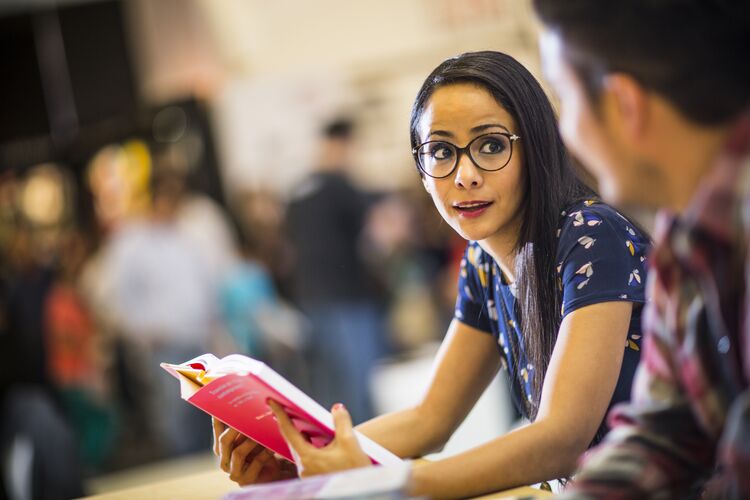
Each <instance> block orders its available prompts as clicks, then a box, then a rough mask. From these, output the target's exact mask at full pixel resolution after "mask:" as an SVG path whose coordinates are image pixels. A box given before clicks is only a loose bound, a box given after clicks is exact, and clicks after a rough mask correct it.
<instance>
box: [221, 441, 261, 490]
mask: <svg viewBox="0 0 750 500" xmlns="http://www.w3.org/2000/svg"><path fill="white" fill-rule="evenodd" d="M258 446H260V445H259V444H258V443H256V442H255V441H253V440H252V439H246V440H244V441H243V442H242V443H240V444H239V445H237V446H236V447H235V448H234V450H232V456H231V458H230V460H229V470H228V471H227V472H229V479H231V480H232V481H235V482H239V481H240V480H242V479H243V477H244V473H245V471H246V469H247V467H248V463H247V462H248V456H249V455H250V454H251V453H252V452H253V450H255V449H256V448H257V447H258ZM256 458H257V457H256ZM250 461H251V463H252V462H254V461H255V459H251V460H250Z"/></svg>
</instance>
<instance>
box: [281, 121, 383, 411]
mask: <svg viewBox="0 0 750 500" xmlns="http://www.w3.org/2000/svg"><path fill="white" fill-rule="evenodd" d="M352 132H353V124H352V123H351V122H349V121H346V120H338V121H335V122H333V123H331V124H329V125H328V126H327V127H326V128H325V129H324V130H323V138H322V142H321V145H320V147H321V150H320V158H319V162H318V166H317V167H318V168H317V170H316V171H315V172H314V173H313V174H312V175H311V176H310V177H309V178H308V179H306V180H305V181H304V182H303V183H302V184H301V185H300V186H299V188H298V189H297V190H296V192H295V193H294V194H293V198H292V201H291V202H290V205H289V209H288V212H287V221H286V222H287V230H288V233H289V239H290V242H291V244H292V247H293V248H292V251H293V253H294V264H293V269H292V282H293V288H292V295H293V298H294V300H295V301H296V302H297V304H298V305H299V306H300V307H301V308H302V309H303V311H304V312H305V313H307V315H308V316H309V318H310V321H311V323H312V328H313V332H312V338H311V346H310V355H311V360H310V361H311V365H312V373H311V376H312V381H311V382H312V387H313V389H312V393H313V395H314V397H315V398H316V399H317V400H318V401H319V402H320V403H321V404H322V405H323V406H326V405H328V406H330V405H331V404H333V403H335V402H337V401H342V402H345V403H346V405H347V407H348V408H349V410H350V411H351V414H352V417H353V418H354V420H355V421H357V422H361V421H363V420H365V419H368V418H370V417H372V413H373V412H372V405H371V401H370V391H369V385H368V384H369V372H370V368H371V367H372V365H373V363H374V362H375V360H376V359H377V358H378V357H379V356H380V354H381V352H382V350H383V349H382V335H381V329H380V322H381V318H380V315H379V311H378V301H377V298H376V287H375V285H374V282H373V280H372V278H371V276H370V275H369V273H368V271H367V268H366V266H365V264H364V262H363V260H362V257H361V253H360V249H359V241H360V232H361V230H362V227H363V225H364V218H365V215H366V212H367V209H368V205H369V200H368V196H367V195H366V194H365V193H363V192H361V191H359V190H358V189H357V188H356V187H355V186H353V185H352V184H351V182H350V181H349V180H348V178H347V176H346V168H347V166H349V164H350V163H349V161H350V157H351V153H352V146H353V144H352Z"/></svg>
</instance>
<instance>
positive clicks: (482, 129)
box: [471, 123, 510, 133]
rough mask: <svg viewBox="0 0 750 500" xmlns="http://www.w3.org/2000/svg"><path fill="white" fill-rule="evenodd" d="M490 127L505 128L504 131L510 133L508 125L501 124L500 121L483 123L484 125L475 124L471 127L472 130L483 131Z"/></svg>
mask: <svg viewBox="0 0 750 500" xmlns="http://www.w3.org/2000/svg"><path fill="white" fill-rule="evenodd" d="M490 128H501V129H503V130H505V131H506V132H508V133H510V130H508V127H506V126H505V125H501V124H500V123H485V124H484V125H477V126H476V127H472V129H471V131H472V132H484V131H485V130H487V129H490Z"/></svg>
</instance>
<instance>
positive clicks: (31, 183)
mask: <svg viewBox="0 0 750 500" xmlns="http://www.w3.org/2000/svg"><path fill="white" fill-rule="evenodd" d="M20 206H21V212H22V213H23V214H24V216H25V217H26V218H27V219H28V220H29V221H30V222H31V223H32V224H34V225H37V226H54V225H56V224H59V223H60V222H62V220H63V217H64V216H65V208H66V207H65V179H64V177H63V175H62V172H61V171H60V169H59V168H58V167H56V166H55V165H53V164H44V165H40V166H38V167H35V168H34V169H33V170H32V171H31V172H30V173H29V175H28V177H27V179H26V182H25V183H24V186H23V188H22V190H21V199H20Z"/></svg>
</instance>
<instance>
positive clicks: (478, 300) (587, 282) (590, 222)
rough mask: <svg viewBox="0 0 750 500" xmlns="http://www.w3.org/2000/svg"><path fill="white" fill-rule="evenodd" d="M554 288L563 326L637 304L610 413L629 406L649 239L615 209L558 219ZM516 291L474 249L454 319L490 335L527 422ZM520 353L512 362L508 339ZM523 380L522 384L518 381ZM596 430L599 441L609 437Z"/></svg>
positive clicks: (585, 210) (584, 206)
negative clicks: (570, 319) (583, 315)
mask: <svg viewBox="0 0 750 500" xmlns="http://www.w3.org/2000/svg"><path fill="white" fill-rule="evenodd" d="M557 237H558V244H557V254H556V255H557V268H556V272H557V283H558V293H559V294H560V303H561V304H562V310H561V311H560V316H561V318H564V317H565V316H566V315H568V314H570V313H571V312H573V311H575V310H576V309H579V308H581V307H584V306H588V305H591V304H597V303H601V302H612V301H629V302H633V303H634V307H633V313H632V315H631V320H630V328H629V330H628V336H627V339H626V341H625V345H624V346H623V348H624V349H625V355H624V358H623V363H622V368H621V370H620V377H619V379H618V381H617V386H616V388H615V392H614V395H613V397H612V401H611V402H610V407H611V406H612V405H614V404H616V403H619V402H621V401H627V400H629V399H630V386H631V384H632V380H633V375H634V373H635V369H636V366H637V365H638V361H639V359H640V346H641V312H642V309H643V304H644V303H645V301H646V296H645V282H646V255H647V253H648V251H649V248H650V243H649V239H648V237H647V236H646V235H645V234H643V233H642V232H641V231H639V230H638V229H637V228H636V227H635V226H634V225H633V224H632V223H631V222H630V221H629V220H628V219H626V218H625V217H624V216H622V215H620V214H619V213H618V212H617V211H616V210H615V209H613V208H612V207H610V206H608V205H606V204H604V203H601V202H599V201H595V200H588V201H583V202H579V203H576V204H574V205H573V206H571V207H569V209H568V210H566V211H563V212H562V213H561V216H560V224H559V226H558V231H557ZM515 293H516V290H515V286H514V285H513V284H508V283H507V282H506V280H505V278H504V276H503V274H502V272H501V271H500V268H499V266H498V265H497V263H496V262H495V261H494V259H493V258H492V257H491V256H490V255H489V254H487V253H486V252H484V251H483V250H482V249H481V247H480V246H479V244H478V243H476V242H474V241H472V242H469V244H468V245H467V247H466V252H465V254H464V258H463V260H462V261H461V270H460V277H459V283H458V299H457V302H456V311H455V318H456V319H457V320H459V321H461V322H462V323H465V324H467V325H469V326H472V327H474V328H477V329H479V330H482V331H485V332H487V333H488V334H491V335H492V336H493V337H494V338H495V339H496V341H497V345H498V349H499V351H500V354H501V356H502V364H503V367H504V368H505V369H507V370H508V371H509V375H510V379H511V380H512V381H515V380H517V379H519V378H520V379H521V380H523V383H520V382H519V383H515V382H514V383H513V384H512V386H513V390H512V393H513V399H514V403H515V405H516V408H517V409H518V411H519V413H521V414H522V415H524V416H527V417H528V415H527V414H526V413H527V411H526V404H522V403H524V401H523V400H524V399H525V400H528V401H531V400H532V399H533V390H532V386H531V381H532V376H531V375H532V374H533V370H534V367H533V366H532V365H531V364H530V363H529V362H528V361H527V360H526V358H525V355H524V353H523V342H522V339H521V330H520V328H519V320H518V316H517V310H516V296H515ZM511 335H513V336H515V339H516V341H517V344H518V345H519V346H520V351H521V352H520V356H519V359H514V357H513V353H512V350H511V343H510V336H511ZM517 375H520V377H517ZM602 425H603V427H602V429H600V432H599V434H598V435H597V440H598V439H599V438H600V437H601V435H603V433H604V432H605V431H606V427H604V424H602Z"/></svg>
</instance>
